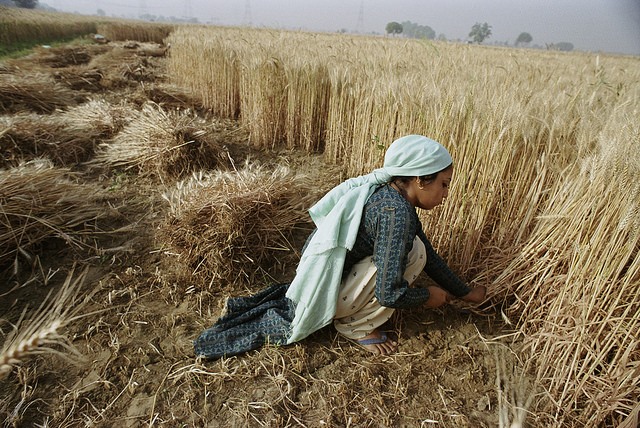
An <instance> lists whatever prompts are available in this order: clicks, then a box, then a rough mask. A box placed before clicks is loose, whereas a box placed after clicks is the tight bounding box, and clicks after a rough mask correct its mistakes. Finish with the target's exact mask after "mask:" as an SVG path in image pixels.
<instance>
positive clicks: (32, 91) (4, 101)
mask: <svg viewBox="0 0 640 428" xmlns="http://www.w3.org/2000/svg"><path fill="white" fill-rule="evenodd" d="M83 100H84V96H83V95H82V94H79V93H77V92H74V91H73V90H71V89H70V88H67V87H64V86H62V85H61V84H59V83H56V82H55V80H54V79H53V78H52V77H51V76H49V75H48V74H41V73H25V74H23V75H20V76H18V75H15V74H0V113H18V112H24V111H31V112H36V113H52V112H54V111H55V110H56V109H61V108H65V107H69V106H73V105H76V104H78V103H79V102H80V101H83Z"/></svg>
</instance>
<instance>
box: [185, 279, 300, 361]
mask: <svg viewBox="0 0 640 428" xmlns="http://www.w3.org/2000/svg"><path fill="white" fill-rule="evenodd" d="M288 286H289V284H276V285H272V286H271V287H268V288H266V289H264V290H262V291H260V292H259V293H257V294H254V295H253V296H248V297H234V298H230V299H229V300H227V312H226V314H225V315H224V316H222V317H220V318H219V319H218V321H216V323H215V324H214V325H213V326H212V327H210V328H208V329H206V330H205V331H203V332H202V333H201V334H200V336H199V337H198V338H197V339H196V340H195V341H194V348H195V352H196V355H198V356H204V357H207V358H220V357H230V356H232V355H238V354H242V353H244V352H247V351H251V350H253V349H258V348H260V347H262V346H264V344H265V343H271V344H275V345H278V344H282V345H284V344H285V343H286V342H287V338H288V336H289V330H290V326H291V321H292V320H293V317H294V316H295V307H294V306H293V302H292V301H291V300H289V299H287V298H286V297H285V293H286V292H287V288H288Z"/></svg>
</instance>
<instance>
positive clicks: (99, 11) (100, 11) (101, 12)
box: [96, 9, 107, 16]
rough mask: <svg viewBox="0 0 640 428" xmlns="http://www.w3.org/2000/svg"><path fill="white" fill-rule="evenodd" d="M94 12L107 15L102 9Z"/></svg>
mask: <svg viewBox="0 0 640 428" xmlns="http://www.w3.org/2000/svg"><path fill="white" fill-rule="evenodd" d="M96 13H97V14H98V16H106V15H107V13H106V12H105V11H104V10H102V9H98V11H97V12H96Z"/></svg>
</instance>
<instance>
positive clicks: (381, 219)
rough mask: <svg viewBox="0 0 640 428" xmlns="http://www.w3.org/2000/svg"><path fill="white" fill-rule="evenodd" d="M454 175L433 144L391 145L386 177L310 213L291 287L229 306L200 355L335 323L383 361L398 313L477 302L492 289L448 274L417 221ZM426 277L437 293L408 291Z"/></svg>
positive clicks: (279, 340) (198, 347) (351, 185)
mask: <svg viewBox="0 0 640 428" xmlns="http://www.w3.org/2000/svg"><path fill="white" fill-rule="evenodd" d="M452 174H453V162H452V159H451V156H450V155H449V153H448V152H447V150H446V149H445V148H444V147H443V146H442V145H440V144H439V143H437V142H436V141H433V140H431V139H429V138H427V137H424V136H422V135H408V136H405V137H402V138H399V139H398V140H396V141H394V142H393V143H392V144H391V146H389V148H388V150H387V152H386V153H385V160H384V166H383V167H382V168H380V169H376V170H374V171H373V172H372V173H370V174H367V175H364V176H360V177H356V178H352V179H349V180H347V181H345V182H343V183H342V184H340V185H339V186H337V187H335V188H333V189H332V190H331V191H330V192H329V193H327V194H326V195H325V196H324V197H323V198H322V199H321V200H320V201H319V202H318V203H317V204H316V205H314V206H313V207H312V208H311V209H310V210H309V213H310V215H311V218H312V219H313V221H314V223H315V225H316V229H315V230H314V232H313V233H312V234H311V235H310V236H309V238H308V239H307V242H306V244H305V247H304V249H303V253H302V258H301V260H300V263H299V265H298V268H297V270H296V276H295V277H294V279H293V281H292V282H291V284H280V285H275V286H272V287H269V288H267V289H266V290H264V291H262V292H260V293H258V294H256V295H254V296H251V297H240V298H234V299H229V300H228V301H227V307H226V314H225V315H224V316H223V317H221V318H220V319H219V320H218V321H217V322H216V324H214V325H213V326H212V327H211V328H209V329H207V330H205V331H204V332H203V333H202V334H201V335H200V337H198V339H196V341H195V343H194V346H195V351H196V354H197V355H199V356H203V357H208V358H218V357H221V356H231V355H236V354H240V353H243V352H246V351H248V350H251V349H256V348H258V347H260V346H262V345H264V344H265V343H272V344H290V343H294V342H297V341H299V340H301V339H303V338H305V337H307V336H308V335H309V334H311V333H313V332H314V331H317V330H319V329H320V328H323V327H325V326H326V325H328V324H330V323H331V322H333V324H334V326H335V328H336V330H337V331H338V332H339V333H340V334H341V335H343V336H345V337H347V338H349V339H351V340H353V341H355V342H356V343H358V344H359V345H361V346H362V347H363V348H365V349H367V350H368V351H370V352H373V353H375V354H383V355H386V354H389V353H392V352H395V351H396V349H397V343H396V342H395V341H392V340H391V339H389V338H388V336H387V335H386V334H384V333H383V332H381V331H380V327H381V326H382V324H384V323H385V322H386V321H387V320H388V319H389V318H390V317H391V315H392V314H393V312H394V311H395V310H396V309H402V308H412V307H418V306H421V305H423V306H425V307H428V308H436V307H439V306H442V305H444V304H445V303H447V302H448V301H449V300H450V298H451V295H453V296H455V297H459V298H462V299H463V300H466V301H469V302H472V303H480V302H481V301H482V300H483V299H484V297H485V294H486V289H485V288H484V287H476V288H470V287H469V286H468V285H466V284H465V283H464V282H463V281H462V280H461V279H460V278H458V277H457V276H456V275H455V274H454V273H453V272H452V271H451V270H450V269H449V267H448V266H447V264H446V263H445V262H444V261H443V260H442V259H441V258H440V257H439V256H438V255H437V253H436V252H435V251H434V249H433V247H432V246H431V244H430V242H429V240H428V239H427V237H426V236H425V234H424V232H423V230H422V225H421V223H420V220H419V219H418V215H417V213H416V208H422V209H425V210H430V209H432V208H434V207H436V206H437V205H439V204H441V203H442V201H443V200H444V198H446V197H447V194H448V188H449V184H450V182H451V178H452ZM421 271H424V272H425V273H426V274H427V275H429V276H430V277H431V278H432V279H433V280H434V281H435V282H436V283H437V284H438V285H439V287H438V286H430V287H427V288H412V287H410V283H412V282H413V281H415V279H416V278H417V276H418V274H419V273H420V272H421Z"/></svg>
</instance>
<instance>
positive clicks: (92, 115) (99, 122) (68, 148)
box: [0, 99, 123, 168]
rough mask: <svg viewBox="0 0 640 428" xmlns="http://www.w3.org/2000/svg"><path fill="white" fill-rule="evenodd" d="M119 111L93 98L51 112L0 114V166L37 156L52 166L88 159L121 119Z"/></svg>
mask: <svg viewBox="0 0 640 428" xmlns="http://www.w3.org/2000/svg"><path fill="white" fill-rule="evenodd" d="M122 116H123V112H122V111H121V109H119V108H117V107H112V106H111V105H109V104H108V103H107V102H105V101H104V100H100V99H94V100H91V101H89V102H87V103H85V104H81V105H79V106H76V107H72V108H70V109H69V110H67V111H57V112H55V113H53V114H51V115H37V114H33V113H27V114H25V113H22V114H17V115H14V116H4V117H0V125H2V127H3V128H4V130H3V131H2V133H0V152H2V154H3V158H2V160H1V161H0V167H4V168H6V167H9V166H16V165H18V164H19V163H21V162H24V161H29V160H32V159H35V158H39V157H46V158H47V159H50V160H51V161H52V162H53V163H54V164H55V165H56V166H69V167H72V166H74V165H76V164H79V163H82V162H85V161H87V160H89V159H90V158H91V157H92V156H93V153H94V151H95V148H96V146H97V144H98V143H99V142H100V141H102V140H105V139H107V138H109V137H111V136H112V135H113V134H114V133H115V132H116V131H117V130H118V129H119V128H120V127H122V123H123V118H122Z"/></svg>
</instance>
